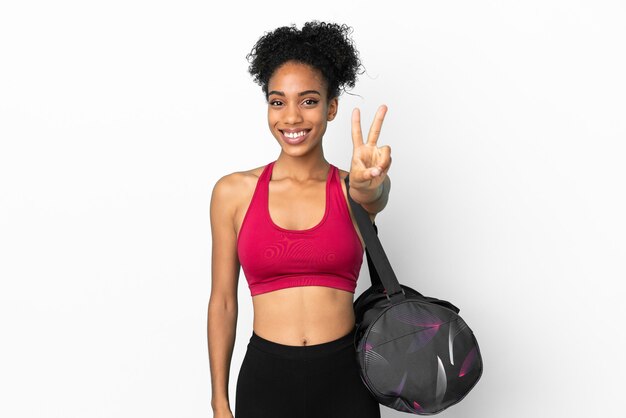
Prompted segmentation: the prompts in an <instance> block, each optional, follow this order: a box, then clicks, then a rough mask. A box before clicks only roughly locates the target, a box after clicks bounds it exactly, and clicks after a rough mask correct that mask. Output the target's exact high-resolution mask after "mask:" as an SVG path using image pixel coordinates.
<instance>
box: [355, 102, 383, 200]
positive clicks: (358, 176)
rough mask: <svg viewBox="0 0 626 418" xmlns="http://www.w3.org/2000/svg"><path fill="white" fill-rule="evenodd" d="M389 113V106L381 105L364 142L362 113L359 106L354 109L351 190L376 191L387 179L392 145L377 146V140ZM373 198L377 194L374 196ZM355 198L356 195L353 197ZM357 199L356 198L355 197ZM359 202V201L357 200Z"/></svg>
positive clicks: (360, 191)
mask: <svg viewBox="0 0 626 418" xmlns="http://www.w3.org/2000/svg"><path fill="white" fill-rule="evenodd" d="M386 113H387V106H385V105H381V106H380V107H379V108H378V111H377V112H376V116H374V121H373V122H372V126H371V127H370V131H369V133H368V135H367V142H366V143H363V134H362V132H361V114H360V111H359V109H358V108H355V109H354V110H353V111H352V143H353V145H354V148H353V151H352V163H351V166H350V190H352V189H353V188H354V189H356V191H357V192H359V193H358V194H360V195H363V194H367V193H370V192H371V193H376V192H375V191H377V190H378V188H379V186H380V185H381V184H382V183H383V181H384V180H385V176H386V174H387V171H389V167H390V166H391V147H390V146H389V145H383V146H382V147H377V146H376V142H377V141H378V136H379V135H380V129H381V127H382V125H383V120H384V119H385V114H386ZM372 198H373V199H375V198H376V196H372ZM353 199H354V197H353ZM355 201H356V199H355ZM357 202H358V201H357Z"/></svg>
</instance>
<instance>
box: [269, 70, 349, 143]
mask: <svg viewBox="0 0 626 418" xmlns="http://www.w3.org/2000/svg"><path fill="white" fill-rule="evenodd" d="M267 91H268V111H267V114H268V124H269V128H270V131H271V132H272V135H274V137H275V138H276V139H277V140H278V142H279V144H280V146H281V147H282V149H283V151H284V152H287V153H289V154H292V155H293V154H298V155H302V154H305V153H307V152H309V151H311V150H312V149H315V148H317V147H321V146H322V137H323V136H324V133H325V132H326V124H327V123H328V122H329V121H331V120H333V119H334V118H335V115H336V114H337V105H338V99H337V98H336V97H335V98H333V99H331V100H330V101H329V100H328V97H327V95H328V93H327V86H326V82H325V80H324V78H323V76H322V74H321V72H320V71H319V70H317V69H315V68H313V67H311V66H309V65H306V64H302V63H297V62H293V61H289V62H287V63H285V64H283V65H282V66H280V67H278V68H277V69H276V70H275V71H274V74H272V77H271V78H270V80H269V83H268V86H267Z"/></svg>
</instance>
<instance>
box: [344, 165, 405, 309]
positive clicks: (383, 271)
mask: <svg viewBox="0 0 626 418" xmlns="http://www.w3.org/2000/svg"><path fill="white" fill-rule="evenodd" d="M349 177H350V175H349V174H348V175H347V176H346V178H345V179H344V181H345V183H346V189H347V192H348V201H349V202H350V207H351V208H352V212H353V213H354V216H355V218H356V223H357V225H358V227H359V231H360V232H361V236H362V237H363V241H365V251H366V252H367V261H368V263H367V264H368V267H369V270H370V279H371V280H372V285H373V286H374V285H376V284H378V283H382V285H383V287H384V288H385V292H386V294H387V298H388V299H390V296H393V295H395V294H399V293H402V295H403V297H404V289H402V286H400V282H398V278H397V277H396V274H395V273H394V271H393V268H392V267H391V263H390V262H389V259H388V258H387V254H385V250H384V249H383V245H382V243H381V242H380V239H379V238H378V228H376V225H375V224H374V225H373V224H372V221H371V219H370V217H369V215H368V213H367V212H366V211H365V209H363V206H361V205H359V204H358V203H357V202H355V201H354V200H353V199H352V197H351V196H350V179H349ZM372 265H373V267H374V268H373V269H372Z"/></svg>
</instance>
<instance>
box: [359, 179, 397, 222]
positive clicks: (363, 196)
mask: <svg viewBox="0 0 626 418" xmlns="http://www.w3.org/2000/svg"><path fill="white" fill-rule="evenodd" d="M390 190H391V179H390V178H389V176H388V175H385V178H384V180H383V182H382V183H381V184H380V186H378V187H376V188H374V189H370V190H367V189H366V190H359V189H356V188H354V187H350V196H351V197H352V199H354V201H355V202H358V203H359V204H360V205H361V206H362V207H363V209H365V211H366V212H367V213H369V214H370V218H371V219H372V222H374V218H375V216H376V214H377V213H378V212H381V211H382V210H383V209H384V208H385V206H387V202H388V201H389V191H390Z"/></svg>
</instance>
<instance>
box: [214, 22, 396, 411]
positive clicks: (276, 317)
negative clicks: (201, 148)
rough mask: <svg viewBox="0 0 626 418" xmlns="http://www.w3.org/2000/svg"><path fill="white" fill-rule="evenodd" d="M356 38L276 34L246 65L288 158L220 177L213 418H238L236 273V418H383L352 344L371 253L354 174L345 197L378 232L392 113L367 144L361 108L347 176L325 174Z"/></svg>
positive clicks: (316, 27)
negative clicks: (241, 323)
mask: <svg viewBox="0 0 626 418" xmlns="http://www.w3.org/2000/svg"><path fill="white" fill-rule="evenodd" d="M349 33H350V28H349V27H347V26H345V25H337V24H328V23H323V22H317V21H314V22H309V23H306V24H305V25H304V26H303V28H302V29H301V30H299V29H297V28H295V27H294V26H291V27H287V26H285V27H280V28H278V29H275V30H274V31H273V32H269V33H266V34H265V35H264V36H262V37H261V38H260V39H259V40H258V42H257V43H256V45H255V46H254V48H253V49H252V52H251V53H250V54H249V55H248V59H249V62H250V64H251V65H250V73H251V74H252V76H253V77H254V79H255V81H256V82H257V83H258V84H260V85H261V86H262V89H263V92H264V94H265V97H266V99H267V104H268V122H269V129H270V132H271V133H272V135H273V136H274V137H275V138H276V140H277V142H278V144H279V145H280V147H281V151H280V154H279V156H278V158H277V159H276V160H275V161H273V162H270V163H268V164H265V165H263V166H261V167H257V168H254V169H251V170H249V171H243V172H235V173H232V174H229V175H226V176H224V177H222V178H220V179H219V180H218V181H217V182H216V184H215V186H214V189H213V193H212V197H211V230H212V239H213V243H215V245H213V249H212V287H211V297H210V302H209V311H208V325H207V328H208V345H209V362H210V369H211V383H212V400H211V404H212V408H213V411H214V417H215V418H226V417H232V416H233V415H232V411H231V408H230V403H229V398H228V379H229V369H230V361H231V357H232V351H233V346H234V342H235V330H236V322H237V286H238V278H239V269H240V267H242V268H243V270H244V273H245V276H246V280H247V282H248V287H249V289H250V292H251V295H252V302H253V307H254V325H253V330H254V331H253V333H252V336H251V337H250V341H249V344H248V346H247V351H246V354H245V357H244V360H243V363H242V365H241V369H240V371H239V375H238V380H237V390H236V406H235V417H236V418H251V417H254V418H263V417H268V418H269V417H271V418H280V417H289V418H299V417H307V418H308V417H311V418H313V417H320V418H321V417H324V418H329V417H330V418H332V417H341V418H349V417H355V418H356V417H359V418H371V417H380V408H379V404H378V403H377V402H376V400H375V398H374V397H373V396H372V395H371V394H370V393H369V391H368V390H367V388H366V386H365V385H364V384H363V382H362V381H361V379H360V376H359V373H358V364H357V362H356V357H355V348H354V345H353V338H354V331H355V318H354V310H353V300H354V299H353V298H354V289H355V287H356V281H357V279H358V276H359V271H360V268H361V263H362V261H363V255H364V249H365V247H364V242H363V239H362V237H361V235H360V233H359V231H358V227H357V224H356V221H355V218H354V215H353V214H352V211H351V208H350V206H349V202H348V200H347V191H346V185H345V183H344V179H345V177H346V176H347V175H348V174H350V195H351V197H352V198H353V199H354V200H355V201H356V202H358V203H359V204H361V206H362V207H363V208H364V209H365V210H366V211H367V212H368V213H369V214H370V218H371V220H372V222H373V221H374V219H375V216H376V214H377V213H378V212H380V211H381V210H383V208H384V207H385V205H386V203H387V200H388V195H389V190H390V180H389V176H388V175H387V171H388V170H389V167H390V165H391V148H390V147H389V146H382V147H377V140H378V135H379V133H380V128H381V126H382V122H383V119H384V116H385V113H386V110H387V108H386V107H385V106H381V107H380V108H379V109H378V111H377V113H376V116H375V118H374V122H373V123H372V126H371V129H370V132H369V135H368V138H367V141H366V142H365V143H364V142H363V137H362V133H361V126H360V115H359V110H358V109H354V111H353V113H352V141H353V156H352V162H351V167H350V171H349V172H348V171H344V170H340V169H338V168H337V167H336V166H334V165H332V164H330V163H329V162H328V161H326V159H325V158H324V152H323V148H322V138H323V136H324V133H325V131H326V125H327V123H328V122H329V121H332V120H333V119H334V118H335V115H336V114H337V109H338V96H339V94H340V92H341V90H342V89H345V86H349V87H353V86H354V82H355V80H356V76H357V74H358V73H359V69H360V68H361V63H360V61H359V58H358V52H357V51H356V49H355V48H354V46H353V44H352V41H351V39H350V38H349ZM218 243H219V244H218Z"/></svg>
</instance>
